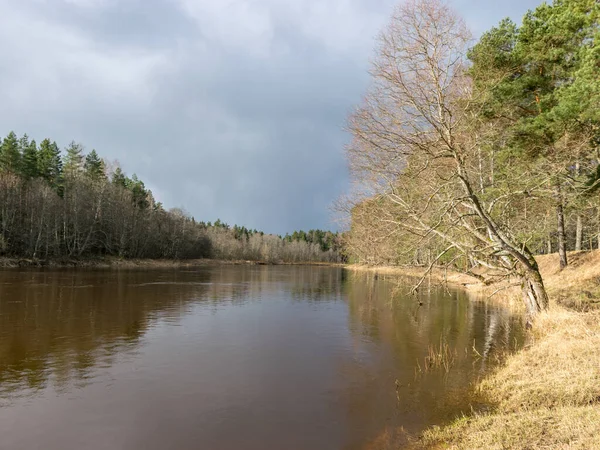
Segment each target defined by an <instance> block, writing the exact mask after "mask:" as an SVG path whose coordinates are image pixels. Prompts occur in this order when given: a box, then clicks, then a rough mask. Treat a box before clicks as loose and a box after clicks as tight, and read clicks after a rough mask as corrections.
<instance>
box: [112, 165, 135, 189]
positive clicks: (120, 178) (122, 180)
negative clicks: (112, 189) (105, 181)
mask: <svg viewBox="0 0 600 450" xmlns="http://www.w3.org/2000/svg"><path fill="white" fill-rule="evenodd" d="M112 183H113V184H114V185H115V186H120V187H122V188H123V189H128V188H129V185H130V183H131V180H130V179H129V178H127V176H126V175H125V174H124V173H123V171H122V170H121V168H120V167H117V169H116V170H115V173H113V176H112Z"/></svg>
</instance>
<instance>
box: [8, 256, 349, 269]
mask: <svg viewBox="0 0 600 450" xmlns="http://www.w3.org/2000/svg"><path fill="white" fill-rule="evenodd" d="M210 265H223V266H225V265H236V266H240V265H248V266H258V265H311V266H333V265H339V264H334V263H322V262H310V261H309V262H297V263H288V262H277V263H273V262H268V261H247V260H222V259H188V260H174V259H124V258H116V257H105V258H60V259H28V258H0V268H4V269H14V268H19V267H21V268H36V267H38V268H56V269H60V268H98V269H111V268H114V269H135V268H140V269H177V268H190V267H203V266H210Z"/></svg>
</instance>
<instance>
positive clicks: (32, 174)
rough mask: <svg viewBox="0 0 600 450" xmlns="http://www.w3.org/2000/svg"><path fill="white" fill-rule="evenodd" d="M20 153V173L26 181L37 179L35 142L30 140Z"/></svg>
mask: <svg viewBox="0 0 600 450" xmlns="http://www.w3.org/2000/svg"><path fill="white" fill-rule="evenodd" d="M22 151H23V164H22V166H21V173H22V174H23V176H24V177H25V178H27V179H31V178H37V177H39V176H40V172H39V169H38V149H37V144H36V142H35V140H32V141H31V142H30V143H29V144H28V145H27V147H25V148H23V150H22Z"/></svg>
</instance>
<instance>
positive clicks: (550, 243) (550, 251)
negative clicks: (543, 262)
mask: <svg viewBox="0 0 600 450" xmlns="http://www.w3.org/2000/svg"><path fill="white" fill-rule="evenodd" d="M546 246H547V249H548V254H550V253H552V239H550V238H548V240H547V241H546Z"/></svg>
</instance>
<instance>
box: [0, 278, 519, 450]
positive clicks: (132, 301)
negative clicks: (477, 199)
mask: <svg viewBox="0 0 600 450" xmlns="http://www.w3.org/2000/svg"><path fill="white" fill-rule="evenodd" d="M392 288H395V289H394V291H395V292H396V294H395V295H392V294H391V292H392ZM407 291H408V285H407V286H401V285H400V286H396V282H391V281H386V280H384V279H382V278H381V277H379V278H375V277H373V276H372V275H369V276H359V275H352V274H349V273H348V272H346V271H343V269H341V268H323V267H263V266H223V267H205V268H199V269H193V270H167V271H163V270H148V271H142V270H139V271H110V270H105V271H102V270H76V271H75V270H63V271H29V270H28V271H4V272H0V448H2V449H37V448H40V449H42V448H43V449H57V450H58V449H70V448H73V449H75V448H77V449H83V448H86V449H165V448H174V449H207V450H230V449H231V450H234V449H235V450H245V449H248V450H254V449H256V450H264V449H287V450H294V449H315V450H318V449H327V450H331V449H367V448H371V449H375V448H378V445H379V444H380V443H382V442H384V441H385V440H386V436H389V435H391V434H394V433H396V432H397V431H396V430H398V429H399V428H400V427H402V429H404V430H405V431H406V432H408V433H418V432H419V431H421V430H422V429H424V428H425V427H427V426H430V425H432V424H438V423H444V422H446V421H448V420H450V419H451V418H453V417H456V416H457V415H459V414H461V413H462V412H467V411H469V409H470V407H471V405H472V403H473V398H472V395H471V392H472V389H471V387H472V384H473V382H474V381H475V380H476V379H477V378H478V377H480V376H481V375H482V374H483V373H485V370H486V369H487V368H489V366H490V364H493V360H494V356H495V355H497V354H498V353H499V352H500V351H502V350H503V349H505V348H513V347H515V346H519V345H520V343H521V341H522V328H521V326H520V323H519V321H518V320H517V319H516V318H514V317H512V316H511V315H510V314H509V313H508V312H506V311H504V310H502V309H500V308H497V307H492V306H490V305H489V304H485V303H481V302H473V301H470V300H469V299H467V298H466V296H465V295H464V294H461V293H457V292H448V291H446V290H443V289H434V288H430V289H427V288H425V289H423V292H422V293H421V294H420V295H419V296H418V297H415V296H411V295H408V294H406V292H407ZM419 303H422V304H421V305H419ZM442 344H448V346H449V348H450V349H451V352H452V355H454V359H455V362H454V365H453V367H452V368H451V369H450V370H449V371H446V370H444V369H443V368H432V369H430V370H425V364H426V363H425V358H426V356H427V354H428V350H429V349H430V348H431V347H432V346H433V347H440V345H442ZM419 368H420V369H419Z"/></svg>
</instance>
